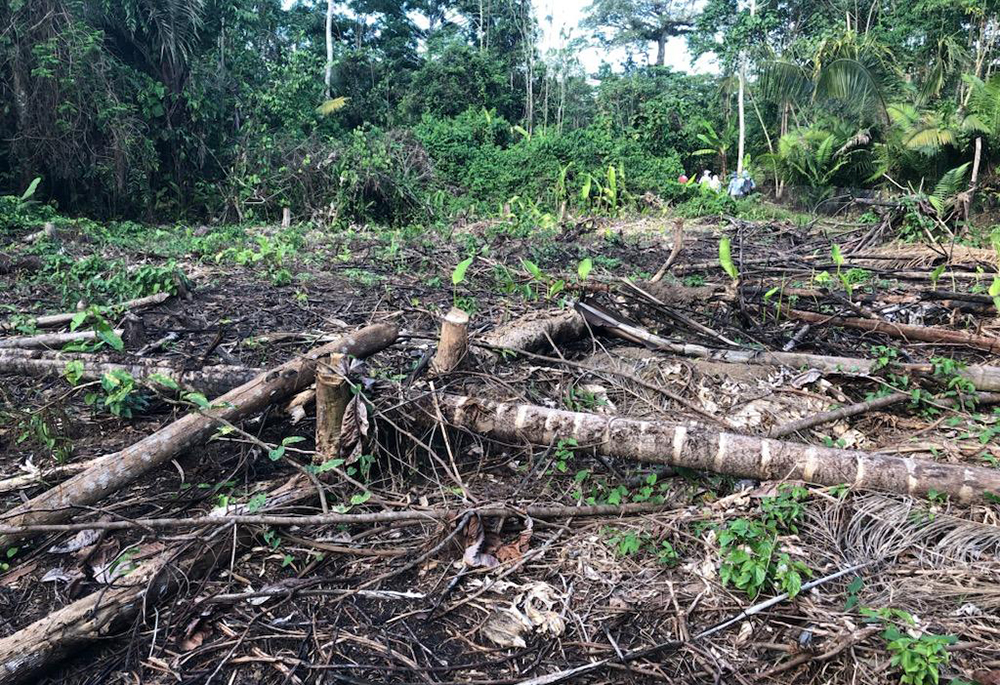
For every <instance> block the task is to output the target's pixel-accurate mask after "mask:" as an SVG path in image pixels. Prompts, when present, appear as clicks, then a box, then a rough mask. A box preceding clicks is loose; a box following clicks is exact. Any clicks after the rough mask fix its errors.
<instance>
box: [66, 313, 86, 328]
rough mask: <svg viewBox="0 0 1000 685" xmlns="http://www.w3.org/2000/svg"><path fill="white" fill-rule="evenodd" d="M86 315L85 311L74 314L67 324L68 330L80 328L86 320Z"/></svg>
mask: <svg viewBox="0 0 1000 685" xmlns="http://www.w3.org/2000/svg"><path fill="white" fill-rule="evenodd" d="M87 314H88V312H87V310H86V309H85V310H83V311H82V312H77V313H76V314H74V315H73V318H72V319H71V320H70V322H69V329H70V330H71V331H75V330H76V329H77V328H79V327H80V326H82V325H83V322H84V321H86V320H87Z"/></svg>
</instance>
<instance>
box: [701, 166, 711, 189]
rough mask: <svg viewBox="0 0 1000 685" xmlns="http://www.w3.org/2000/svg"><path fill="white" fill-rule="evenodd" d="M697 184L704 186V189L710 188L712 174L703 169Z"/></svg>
mask: <svg viewBox="0 0 1000 685" xmlns="http://www.w3.org/2000/svg"><path fill="white" fill-rule="evenodd" d="M698 183H700V184H701V185H703V186H705V187H706V188H708V187H709V186H711V185H712V172H711V171H709V170H708V169H705V170H704V171H703V172H702V174H701V178H700V179H698Z"/></svg>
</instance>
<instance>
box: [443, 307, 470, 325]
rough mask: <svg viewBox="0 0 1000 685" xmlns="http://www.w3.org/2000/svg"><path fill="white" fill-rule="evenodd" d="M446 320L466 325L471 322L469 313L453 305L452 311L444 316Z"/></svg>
mask: <svg viewBox="0 0 1000 685" xmlns="http://www.w3.org/2000/svg"><path fill="white" fill-rule="evenodd" d="M444 320H445V321H447V322H448V323H451V324H455V325H456V326H465V325H467V324H468V323H469V315H468V314H467V313H466V312H465V311H464V310H462V309H459V308H458V307H452V308H451V311H450V312H448V314H447V315H446V316H445V317H444Z"/></svg>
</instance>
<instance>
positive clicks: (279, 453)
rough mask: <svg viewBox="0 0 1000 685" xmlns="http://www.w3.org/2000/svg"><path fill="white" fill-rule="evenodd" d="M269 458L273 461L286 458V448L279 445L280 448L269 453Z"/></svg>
mask: <svg viewBox="0 0 1000 685" xmlns="http://www.w3.org/2000/svg"><path fill="white" fill-rule="evenodd" d="M267 456H268V458H270V460H271V461H278V460H279V459H281V458H282V457H283V456H285V446H284V445H279V446H278V447H275V448H274V449H273V450H271V451H270V452H268V453H267Z"/></svg>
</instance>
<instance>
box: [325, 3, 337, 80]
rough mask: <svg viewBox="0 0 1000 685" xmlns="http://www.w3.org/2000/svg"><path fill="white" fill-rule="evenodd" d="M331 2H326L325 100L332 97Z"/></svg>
mask: <svg viewBox="0 0 1000 685" xmlns="http://www.w3.org/2000/svg"><path fill="white" fill-rule="evenodd" d="M333 5H334V2H333V0H327V2H326V74H325V75H324V78H323V82H324V83H325V84H326V99H327V100H329V99H330V98H332V97H333Z"/></svg>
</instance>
